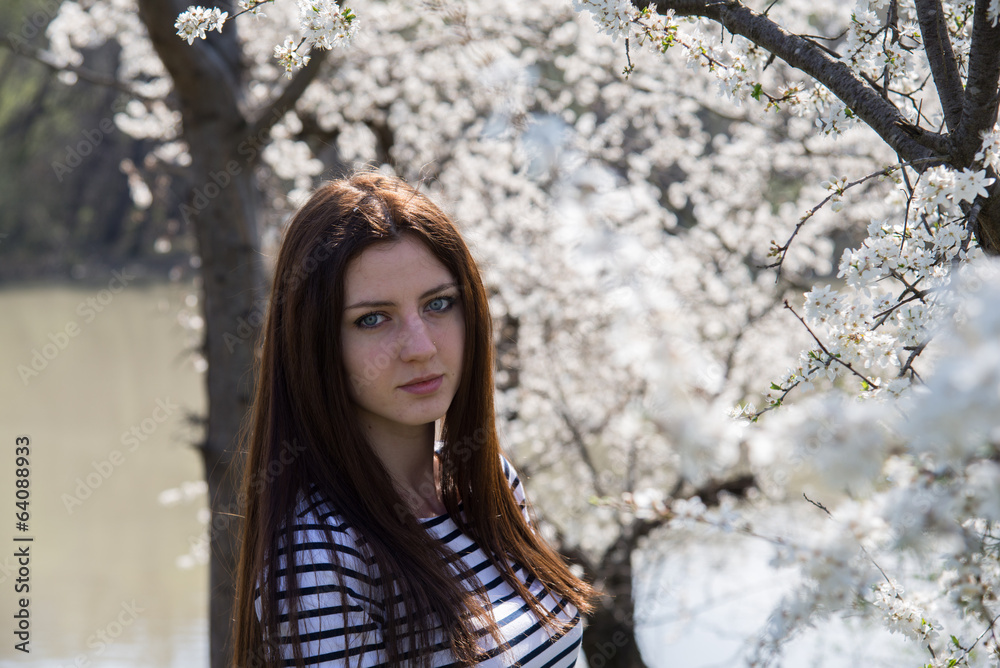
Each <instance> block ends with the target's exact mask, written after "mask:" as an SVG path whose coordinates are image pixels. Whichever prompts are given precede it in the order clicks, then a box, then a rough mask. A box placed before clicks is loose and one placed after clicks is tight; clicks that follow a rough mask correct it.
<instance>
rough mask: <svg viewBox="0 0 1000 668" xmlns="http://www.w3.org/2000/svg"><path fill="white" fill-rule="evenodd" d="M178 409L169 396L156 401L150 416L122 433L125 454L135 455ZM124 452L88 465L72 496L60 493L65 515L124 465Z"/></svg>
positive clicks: (113, 451) (112, 453)
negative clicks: (88, 468) (133, 453)
mask: <svg viewBox="0 0 1000 668" xmlns="http://www.w3.org/2000/svg"><path fill="white" fill-rule="evenodd" d="M178 410H180V406H179V405H177V404H175V403H173V402H172V401H170V398H169V397H166V398H164V399H157V400H156V406H155V407H154V408H153V411H152V413H150V414H149V416H148V417H146V418H143V419H142V420H140V421H139V422H137V423H136V424H134V425H132V426H131V427H130V428H129V429H128V430H127V431H125V432H122V435H121V438H120V439H119V440H120V441H121V444H122V445H123V446H127V449H126V450H125V452H135V451H136V450H138V449H139V446H140V445H141V444H142V443H145V442H146V440H148V439H149V437H150V436H151V435H152V434H153V432H155V431H156V430H157V429H158V428H159V427H160V425H161V424H163V423H164V422H166V421H167V420H169V419H170V417H171V416H172V415H173V414H174V413H175V412H177V411H178ZM125 452H123V451H121V450H112V451H111V452H110V453H108V456H107V458H105V459H102V460H101V461H93V460H91V462H90V467H91V469H93V470H91V471H88V472H87V474H86V475H84V476H83V477H77V478H76V480H75V482H76V486H75V487H74V488H73V492H72V493H63V495H62V496H61V497H60V500H61V501H62V502H63V506H64V507H65V508H66V512H67V513H69V514H70V515H72V514H73V512H74V511H75V510H76V509H77V508H78V507H80V506H82V505H83V502H84V501H86V500H87V499H89V498H90V497H91V496H92V495H93V493H94V492H95V491H96V490H97V489H98V488H99V487H100V486H101V485H103V484H104V482H105V481H106V480H107V479H108V478H110V477H111V475H112V474H113V473H114V472H115V471H116V470H117V469H118V467H119V466H121V465H122V464H124V463H125V461H126V457H125Z"/></svg>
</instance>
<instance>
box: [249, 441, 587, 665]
mask: <svg viewBox="0 0 1000 668" xmlns="http://www.w3.org/2000/svg"><path fill="white" fill-rule="evenodd" d="M501 459H502V464H503V471H504V474H505V475H506V477H507V481H508V482H509V483H510V486H511V489H512V491H513V493H514V497H515V499H516V500H517V502H518V504H519V505H520V506H521V509H522V511H523V512H524V513H525V517H526V518H527V517H528V515H527V510H526V508H525V502H524V490H523V489H522V487H521V481H520V479H519V478H518V477H517V473H516V472H515V471H514V469H513V467H512V466H511V465H510V463H509V462H508V461H507V460H506V459H504V458H502V457H501ZM297 510H300V512H299V513H298V514H297V523H296V524H295V526H294V527H293V532H294V536H295V539H294V543H293V550H294V551H295V561H296V574H297V579H298V585H299V588H300V589H299V605H298V609H299V621H298V631H299V638H300V647H301V650H302V656H303V658H304V659H305V665H307V666H324V667H327V668H333V667H334V666H345V665H347V661H348V659H349V661H350V665H351V666H355V665H361V666H384V665H387V664H386V657H385V652H384V643H383V641H382V627H381V620H382V619H383V613H382V612H380V610H379V609H380V608H382V606H383V605H384V603H383V602H381V601H377V600H373V599H372V598H370V597H367V596H365V595H364V594H365V593H366V592H368V591H369V587H368V583H370V582H371V581H372V577H373V575H372V570H373V568H374V566H373V565H370V563H371V562H370V561H368V560H366V559H365V558H364V557H363V556H362V552H361V550H359V549H358V543H359V539H358V535H357V533H356V532H355V531H354V530H353V529H352V528H350V527H349V526H347V525H346V523H344V522H343V520H342V519H341V518H340V516H339V515H337V514H336V513H335V512H333V511H332V509H331V508H330V507H329V505H328V504H324V503H322V502H319V501H317V500H316V498H315V497H313V500H312V502H310V503H305V502H304V501H303V502H301V503H300V506H299V508H298V509H297ZM420 522H421V523H422V524H423V526H424V528H425V529H426V530H427V532H428V533H430V534H431V535H432V536H433V537H434V538H436V539H437V540H438V541H440V542H441V543H444V544H445V545H446V546H447V547H448V548H449V549H450V550H451V551H452V552H454V553H455V554H456V555H458V557H459V559H460V560H461V562H462V563H463V564H464V565H465V566H466V567H467V568H468V569H470V571H471V572H473V573H475V574H476V576H477V577H478V579H479V581H480V582H481V583H482V584H483V585H484V588H485V590H486V592H487V594H488V596H489V600H490V604H491V608H492V614H493V617H494V619H495V620H496V622H497V626H498V628H499V629H500V633H501V635H502V638H503V640H504V641H505V642H504V644H503V645H501V646H500V647H497V645H496V642H495V641H494V640H493V638H492V637H491V636H489V635H488V634H487V635H484V636H483V637H482V638H481V639H480V648H481V649H482V650H483V652H484V653H485V654H486V656H487V657H488V658H487V659H486V660H484V661H481V662H480V663H479V664H478V665H480V666H488V667H489V668H500V667H501V666H504V667H506V666H515V665H516V666H520V667H521V668H542V667H543V666H544V667H546V668H550V667H551V668H571V667H572V666H574V665H576V662H577V658H578V656H579V654H580V642H581V640H582V636H583V629H582V627H581V624H580V614H579V612H578V611H577V609H576V607H575V606H574V605H573V604H572V603H571V602H570V601H569V600H567V599H565V598H562V599H561V600H560V599H557V598H555V597H554V596H553V595H552V594H550V593H548V592H547V591H546V590H545V588H544V587H543V586H542V585H541V583H540V582H538V581H537V580H536V579H535V578H534V576H532V575H531V574H529V573H527V572H526V571H525V570H524V569H523V568H522V567H521V566H519V565H517V564H512V566H513V567H514V571H515V573H517V574H518V577H520V578H521V581H522V582H523V583H524V584H525V585H526V586H527V587H528V591H529V592H530V594H531V595H532V596H534V597H535V598H536V599H540V600H541V601H542V604H543V608H544V609H545V610H546V611H549V612H552V611H556V612H557V616H558V618H559V619H561V620H564V621H570V623H571V624H572V626H571V627H570V628H569V629H568V630H567V631H566V632H565V633H563V634H562V635H559V634H558V633H555V634H554V635H550V633H549V631H547V630H546V629H545V628H544V627H543V626H542V625H541V623H540V622H539V620H538V617H537V616H536V615H535V614H534V613H533V612H532V611H531V608H530V607H529V606H528V604H527V603H525V601H524V599H523V598H521V597H520V596H518V595H517V592H516V590H514V589H513V588H512V587H511V586H510V585H508V584H507V582H506V581H505V580H504V579H503V577H501V575H500V573H499V572H498V571H497V569H496V568H495V567H494V566H493V564H492V563H490V560H489V559H488V558H487V556H486V554H485V553H484V552H483V550H482V549H481V548H480V547H479V545H478V544H477V543H476V542H475V541H474V540H472V538H470V537H469V536H468V535H466V534H464V533H462V531H461V530H460V529H459V528H458V526H457V525H456V524H455V522H454V521H453V520H452V518H451V517H450V516H449V515H440V516H438V517H428V518H423V519H421V520H420ZM324 524H325V525H328V526H329V527H330V528H331V530H332V535H333V538H334V540H335V544H333V545H331V544H330V542H329V540H328V539H327V537H326V535H325V533H324V531H323V526H324ZM331 547H332V548H333V549H335V550H337V552H338V556H339V557H340V559H341V568H339V569H336V570H335V567H334V565H333V564H331V563H330V556H329V554H328V550H329V549H330V548H331ZM278 567H279V571H278V573H279V578H278V596H279V621H280V622H281V638H280V648H281V654H282V658H283V659H284V665H286V666H294V665H295V662H294V660H293V659H292V657H293V654H292V642H293V638H292V637H290V635H289V628H288V621H287V620H288V615H287V613H288V608H287V605H286V604H285V598H284V597H285V585H284V578H285V556H284V550H279V551H278ZM337 571H340V572H337ZM342 593H346V595H347V599H346V600H347V604H348V617H347V626H346V627H345V626H344V617H343V599H342V598H341V595H342ZM255 605H256V608H257V616H258V618H259V617H260V614H261V607H260V598H259V597H258V598H257V599H256V601H255ZM397 609H398V610H399V613H398V614H400V615H401V614H402V610H403V608H402V604H401V603H400V604H399V607H398V608H397ZM432 635H433V637H434V643H435V644H434V649H435V650H436V651H435V653H434V655H433V660H432V662H431V665H433V666H451V665H457V664H456V662H455V657H454V655H453V654H452V653H451V651H450V649H449V648H448V645H447V641H446V640H445V636H444V633H443V630H442V629H441V628H440V627H438V628H437V629H435V630H434V631H433V634H432Z"/></svg>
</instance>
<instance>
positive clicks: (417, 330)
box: [399, 316, 437, 362]
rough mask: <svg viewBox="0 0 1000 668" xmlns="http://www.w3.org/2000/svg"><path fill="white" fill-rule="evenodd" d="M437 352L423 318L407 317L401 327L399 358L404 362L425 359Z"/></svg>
mask: <svg viewBox="0 0 1000 668" xmlns="http://www.w3.org/2000/svg"><path fill="white" fill-rule="evenodd" d="M436 352H437V346H436V345H435V343H434V341H433V339H432V338H431V332H430V329H429V328H428V327H427V323H426V322H425V321H424V320H423V318H421V317H419V316H413V317H410V318H407V320H406V326H405V327H404V329H403V332H402V336H401V341H400V346H399V358H400V359H401V360H403V361H404V362H409V361H413V360H420V359H427V358H429V357H431V356H433V355H434V353H436Z"/></svg>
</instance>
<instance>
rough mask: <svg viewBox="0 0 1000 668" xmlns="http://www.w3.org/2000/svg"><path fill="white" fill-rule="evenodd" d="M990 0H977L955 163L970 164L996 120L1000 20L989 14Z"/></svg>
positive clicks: (954, 146)
mask: <svg viewBox="0 0 1000 668" xmlns="http://www.w3.org/2000/svg"><path fill="white" fill-rule="evenodd" d="M987 5H989V0H977V2H976V9H975V14H974V17H973V24H972V46H971V48H970V49H969V78H968V80H967V82H966V85H965V100H964V102H963V104H962V122H961V123H960V124H959V126H958V129H957V130H956V131H955V132H954V134H953V136H954V142H953V155H954V161H953V162H952V165H953V166H954V167H956V168H961V167H968V166H969V165H970V164H972V160H973V157H974V156H975V154H976V151H977V150H979V147H980V145H981V143H982V134H983V132H985V131H986V130H989V129H990V128H992V127H993V124H994V123H996V120H997V85H998V82H1000V24H998V25H997V26H995V27H994V26H991V25H990V20H989V18H987V11H986V10H987Z"/></svg>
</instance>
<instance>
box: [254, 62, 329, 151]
mask: <svg viewBox="0 0 1000 668" xmlns="http://www.w3.org/2000/svg"><path fill="white" fill-rule="evenodd" d="M327 53H328V52H327V51H325V50H322V49H314V50H313V51H312V53H311V54H310V57H309V64H308V65H306V66H305V67H303V68H302V69H301V70H299V71H298V72H296V73H295V76H294V77H292V80H291V81H290V82H288V85H287V86H285V88H284V90H282V91H281V94H280V95H278V97H276V98H274V100H272V101H271V102H270V103H268V104H267V105H266V106H265V107H264V108H263V109H261V110H260V112H259V113H257V115H256V117H255V118H254V119H253V120H252V121H251V123H250V130H249V131H248V134H249V135H250V136H253V137H259V136H261V135H262V134H264V133H267V132H268V131H270V129H271V128H272V127H273V126H274V124H275V123H277V122H278V121H279V120H280V119H281V117H282V116H284V115H285V112H287V111H288V110H289V109H291V108H292V107H294V106H295V103H296V102H297V101H298V99H299V98H300V97H302V93H304V92H305V90H306V88H308V87H309V84H311V83H312V82H313V79H315V78H316V75H318V74H319V71H320V69H321V68H322V67H323V63H324V62H325V61H326V57H327Z"/></svg>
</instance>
